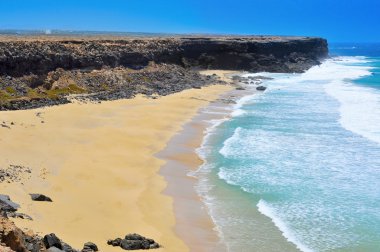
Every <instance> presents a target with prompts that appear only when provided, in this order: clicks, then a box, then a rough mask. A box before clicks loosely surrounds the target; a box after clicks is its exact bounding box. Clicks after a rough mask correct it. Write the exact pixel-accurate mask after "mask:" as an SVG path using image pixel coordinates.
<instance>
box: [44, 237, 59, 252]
mask: <svg viewBox="0 0 380 252" xmlns="http://www.w3.org/2000/svg"><path fill="white" fill-rule="evenodd" d="M43 241H44V244H45V247H46V248H51V247H56V248H59V249H62V243H61V240H60V239H59V238H58V237H57V236H56V235H55V234H53V233H52V234H48V235H45V236H44V239H43Z"/></svg>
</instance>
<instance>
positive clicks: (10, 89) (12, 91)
mask: <svg viewBox="0 0 380 252" xmlns="http://www.w3.org/2000/svg"><path fill="white" fill-rule="evenodd" d="M5 91H7V93H8V94H11V95H13V94H16V92H17V91H16V89H14V88H13V87H6V88H5Z"/></svg>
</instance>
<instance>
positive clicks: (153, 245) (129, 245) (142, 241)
mask: <svg viewBox="0 0 380 252" xmlns="http://www.w3.org/2000/svg"><path fill="white" fill-rule="evenodd" d="M107 244H108V245H111V246H114V247H118V246H120V247H121V248H122V249H124V250H140V249H157V248H159V247H160V245H159V244H158V243H157V242H155V241H154V240H153V239H149V238H146V237H144V236H142V235H139V234H127V235H126V236H125V237H124V239H121V238H116V239H113V240H108V241H107Z"/></svg>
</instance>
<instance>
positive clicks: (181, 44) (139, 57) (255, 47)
mask: <svg viewBox="0 0 380 252" xmlns="http://www.w3.org/2000/svg"><path fill="white" fill-rule="evenodd" d="M327 54H328V49H327V41H326V40H325V39H321V38H309V37H274V36H256V37H255V36H251V37H249V36H248V37H183V38H180V37H173V38H118V39H115V38H113V39H111V38H110V39H98V38H59V37H57V38H54V39H53V38H39V39H35V38H28V39H25V38H24V39H23V38H21V39H17V38H10V39H5V40H0V94H1V95H0V110H19V109H32V108H37V107H42V106H53V105H60V104H65V103H69V102H70V100H69V99H68V98H67V95H68V94H78V93H80V94H83V93H85V94H88V96H86V98H83V100H86V99H87V100H90V101H92V102H94V101H95V102H98V101H102V100H115V99H121V98H131V97H134V96H135V95H136V94H145V95H147V96H152V95H153V94H157V95H167V94H171V93H175V92H179V91H182V90H185V89H189V88H200V87H202V86H204V85H208V84H211V83H218V82H220V80H219V79H218V78H217V76H201V75H199V73H197V72H196V71H193V69H224V70H244V71H250V72H259V71H266V72H303V71H305V70H307V69H309V68H310V67H311V66H314V65H317V64H320V60H321V59H323V58H325V57H326V56H327ZM234 78H235V80H238V81H239V79H238V77H234ZM244 81H247V79H245V80H244ZM5 126H6V127H9V126H8V125H5Z"/></svg>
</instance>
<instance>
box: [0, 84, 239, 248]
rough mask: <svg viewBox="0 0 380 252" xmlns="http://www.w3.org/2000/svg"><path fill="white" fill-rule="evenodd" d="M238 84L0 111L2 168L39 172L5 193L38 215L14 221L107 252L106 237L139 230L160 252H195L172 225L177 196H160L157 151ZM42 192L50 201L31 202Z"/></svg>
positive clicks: (75, 244) (2, 188)
mask: <svg viewBox="0 0 380 252" xmlns="http://www.w3.org/2000/svg"><path fill="white" fill-rule="evenodd" d="M230 89H232V87H231V86H222V85H216V86H209V87H204V88H202V89H192V90H186V91H183V92H181V93H177V94H173V95H169V96H166V97H161V98H159V99H155V100H154V99H146V98H143V97H137V98H135V99H130V100H117V101H109V102H103V103H101V104H82V105H80V104H68V105H62V106H55V107H48V108H41V109H35V110H28V111H12V112H8V111H4V112H0V121H1V122H2V121H5V122H6V123H7V124H8V125H9V124H10V123H11V122H13V123H14V125H11V129H7V128H2V127H0V167H1V168H5V167H7V166H9V165H23V166H27V167H30V168H31V169H32V173H31V174H27V176H26V177H25V178H24V179H23V180H22V181H20V182H14V183H10V184H8V183H0V191H1V193H3V194H8V195H10V196H11V199H12V200H13V201H15V202H17V203H19V204H20V205H21V209H20V210H19V212H23V213H26V214H28V215H30V216H31V217H33V219H34V220H33V221H27V220H22V219H17V220H15V222H16V224H17V225H19V226H21V227H23V228H30V229H32V230H34V231H36V232H37V233H40V234H46V233H51V232H54V233H56V234H57V236H58V237H60V238H61V239H62V240H64V241H65V242H67V243H69V244H70V245H72V246H73V247H75V248H78V249H81V248H82V246H83V243H85V242H87V241H92V242H95V243H96V244H97V245H98V247H99V248H100V250H101V251H111V252H112V251H119V252H120V251H121V248H113V247H110V246H108V245H106V241H107V239H109V238H116V237H123V236H124V235H125V234H127V233H130V232H137V233H140V234H142V235H144V236H147V237H149V238H153V239H155V240H157V241H158V242H159V243H160V244H162V245H163V246H164V248H163V249H160V250H163V251H188V247H187V246H186V244H185V243H184V242H183V241H182V240H181V239H179V238H178V236H177V234H176V233H175V231H174V226H175V222H176V219H175V216H174V211H173V199H172V198H171V197H169V196H168V195H164V194H162V191H163V190H164V189H165V187H166V182H165V179H164V178H163V177H162V176H161V175H159V174H158V171H159V170H160V167H161V166H162V165H163V164H164V163H165V161H163V160H160V159H158V158H157V157H155V156H154V154H155V153H157V152H159V151H160V150H162V149H164V148H165V146H166V143H167V142H168V141H169V140H170V139H171V138H172V137H173V136H174V135H175V134H176V133H177V132H178V131H180V130H181V127H182V126H183V125H184V124H185V123H186V122H188V121H190V120H191V118H192V117H194V116H195V115H196V113H197V111H198V109H199V108H201V107H203V106H207V105H208V104H209V102H210V101H212V100H215V99H217V98H218V97H219V96H220V95H221V94H222V93H224V92H226V91H228V90H230ZM29 193H43V194H46V195H47V196H49V197H51V198H52V199H53V201H54V202H53V203H48V202H33V201H31V199H30V197H29V195H28V194H29Z"/></svg>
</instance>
